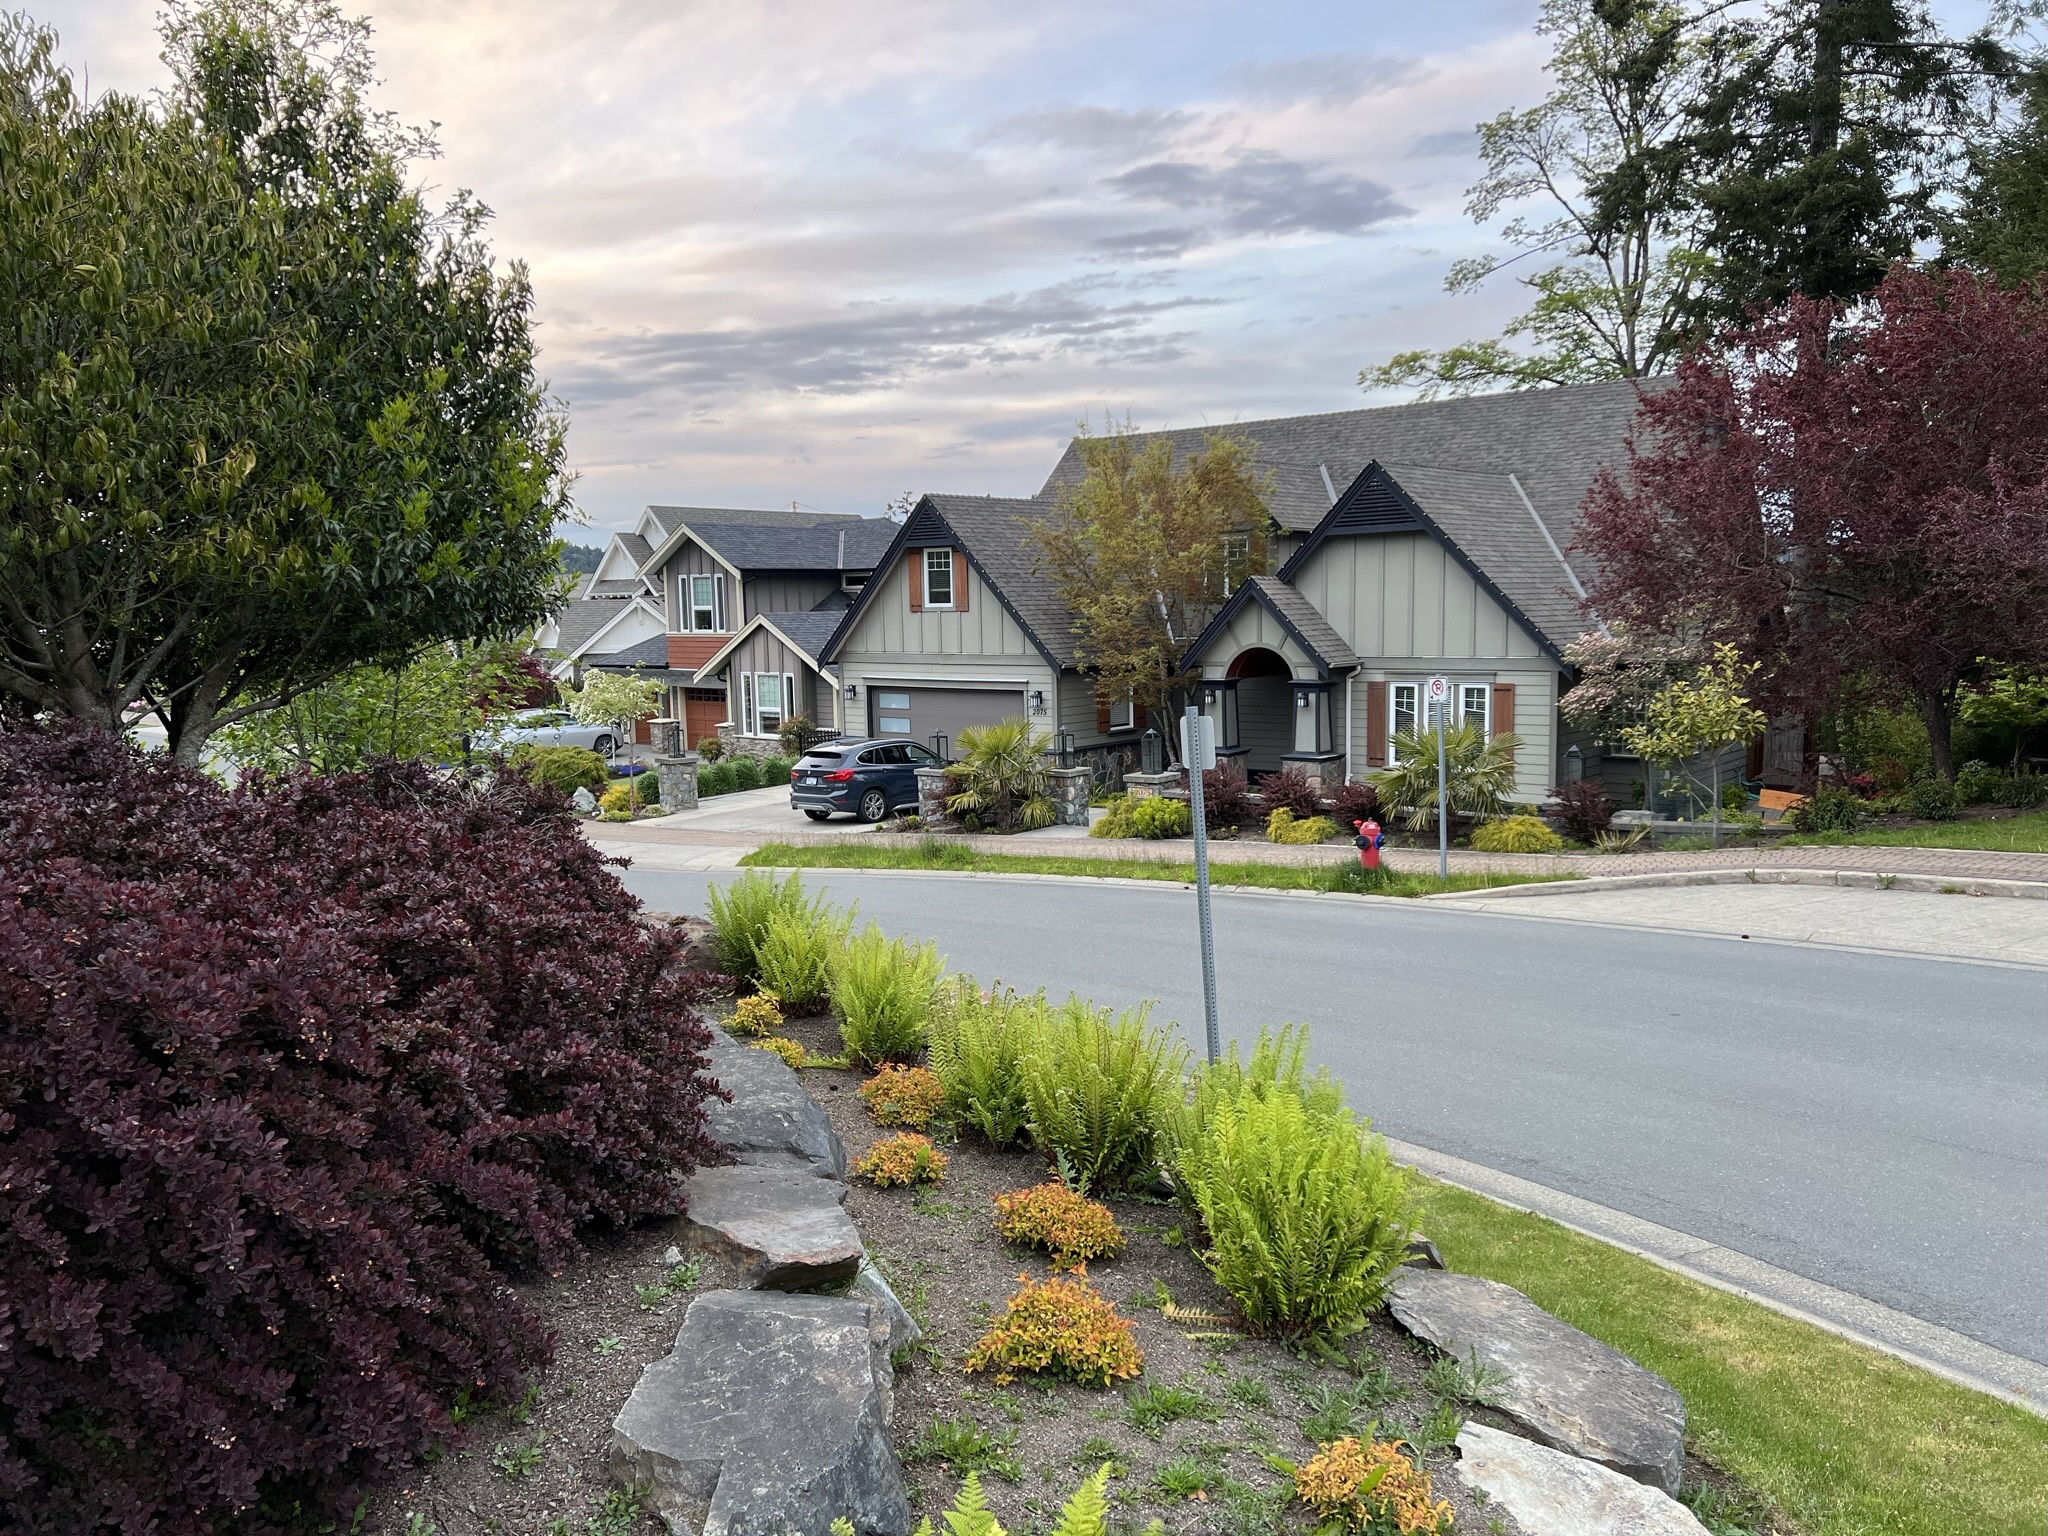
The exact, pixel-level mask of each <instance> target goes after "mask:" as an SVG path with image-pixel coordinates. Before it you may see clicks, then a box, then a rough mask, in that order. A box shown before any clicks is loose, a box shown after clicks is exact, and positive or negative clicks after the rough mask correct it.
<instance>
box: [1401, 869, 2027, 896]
mask: <svg viewBox="0 0 2048 1536" xmlns="http://www.w3.org/2000/svg"><path fill="white" fill-rule="evenodd" d="M1677 885H1834V886H1843V887H1846V888H1848V889H1851V890H1859V891H1923V892H1932V893H1937V894H1942V895H1949V896H2019V897H2027V898H2031V899H2034V900H2037V901H2048V881H2040V880H1988V879H1980V878H1978V877H1976V876H1974V875H1885V874H1877V873H1874V872H1867V871H1863V870H1852V869H1772V868H1764V869H1693V870H1671V871H1667V872H1663V873H1657V874H1648V875H1586V876H1584V877H1582V878H1580V879H1577V880H1552V881H1544V882H1539V883H1536V884H1528V885H1501V886H1491V887H1488V888H1487V889H1485V890H1478V891H1439V892H1438V893H1437V894H1435V895H1433V896H1415V897H1410V898H1408V899H1409V900H1412V901H1493V900H1497V899H1498V898H1500V897H1504V896H1517V897H1519V896H1568V895H1572V894H1574V893H1576V892H1581V891H1633V890H1645V889H1649V888H1652V887H1656V886H1677Z"/></svg>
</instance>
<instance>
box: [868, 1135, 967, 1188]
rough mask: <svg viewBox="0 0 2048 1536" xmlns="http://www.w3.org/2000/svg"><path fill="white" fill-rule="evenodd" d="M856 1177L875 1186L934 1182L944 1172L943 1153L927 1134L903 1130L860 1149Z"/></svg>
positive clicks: (944, 1161)
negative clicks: (863, 1150) (921, 1134)
mask: <svg viewBox="0 0 2048 1536" xmlns="http://www.w3.org/2000/svg"><path fill="white" fill-rule="evenodd" d="M853 1171H854V1174H855V1176H856V1177H859V1178H863V1179H866V1180H867V1181H868V1182H869V1183H871V1184H873V1185H874V1186H875V1188H877V1189H888V1188H890V1187H891V1186H893V1185H897V1184H936V1183H938V1182H939V1180H941V1179H943V1178H944V1177H945V1176H946V1154H945V1153H943V1152H941V1151H940V1150H939V1149H938V1148H937V1147H935V1146H933V1145H932V1142H931V1138H930V1137H929V1136H920V1135H918V1134H917V1132H915V1131H905V1132H904V1133H903V1134H902V1135H900V1136H891V1137H890V1138H889V1139H888V1140H886V1141H878V1142H876V1143H875V1144H874V1145H873V1146H871V1147H869V1148H868V1149H867V1151H865V1152H863V1153H861V1155H860V1159H859V1161H857V1162H856V1163H854V1165H853Z"/></svg>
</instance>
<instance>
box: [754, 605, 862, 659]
mask: <svg viewBox="0 0 2048 1536" xmlns="http://www.w3.org/2000/svg"><path fill="white" fill-rule="evenodd" d="M845 616H846V615H845V614H844V613H843V612H841V611H839V610H836V609H831V608H822V609H821V608H813V609H811V610H810V611H809V612H808V613H764V614H762V615H761V618H762V620H763V621H764V622H766V623H769V624H773V625H774V626H775V627H776V628H777V629H778V630H780V631H781V632H782V634H783V636H784V637H785V638H786V639H787V640H788V641H789V643H790V644H791V645H793V646H795V647H796V648H797V649H798V650H800V651H802V652H804V653H805V654H806V655H807V656H809V657H811V658H812V659H813V660H816V659H817V658H818V656H819V655H820V653H822V652H823V650H824V649H825V642H826V641H828V640H830V639H831V638H832V632H833V631H834V630H835V629H837V628H838V627H839V621H840V620H841V619H842V618H844V617H845Z"/></svg>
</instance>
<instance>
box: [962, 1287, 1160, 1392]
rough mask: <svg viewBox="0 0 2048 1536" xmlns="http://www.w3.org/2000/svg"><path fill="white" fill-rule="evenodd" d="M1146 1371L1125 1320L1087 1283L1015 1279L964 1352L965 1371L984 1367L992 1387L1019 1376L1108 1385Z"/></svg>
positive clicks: (1129, 1325) (1084, 1384)
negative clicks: (998, 1312) (996, 1313)
mask: <svg viewBox="0 0 2048 1536" xmlns="http://www.w3.org/2000/svg"><path fill="white" fill-rule="evenodd" d="M1144 1368H1145V1356H1144V1354H1143V1352H1142V1351H1141V1350H1140V1349H1139V1348H1138V1341H1137V1339H1136V1338H1134V1337H1133V1336H1132V1331H1131V1324H1130V1320H1129V1319H1128V1318H1126V1317H1124V1316H1123V1315H1122V1314H1121V1313H1119V1312H1118V1311H1117V1309H1116V1307H1115V1305H1114V1304H1113V1303H1111V1302H1110V1301H1109V1300H1107V1299H1106V1298H1105V1297H1104V1296H1103V1295H1102V1293H1101V1292H1099V1291H1097V1290H1096V1289H1095V1287H1094V1286H1092V1285H1090V1284H1089V1283H1088V1274H1087V1271H1086V1270H1085V1269H1082V1270H1079V1271H1077V1272H1076V1273H1075V1276H1074V1278H1073V1279H1071V1280H1062V1279H1059V1278H1058V1277H1054V1278H1052V1279H1047V1280H1033V1279H1032V1278H1031V1277H1030V1276H1029V1275H1019V1276H1018V1277H1017V1293H1016V1294H1015V1295H1014V1296H1012V1297H1011V1298H1010V1301H1009V1305H1008V1306H1006V1307H1005V1308H1004V1309H1003V1315H1002V1316H1001V1317H1000V1318H998V1319H997V1320H996V1323H995V1326H994V1327H992V1328H990V1329H989V1331H988V1332H987V1333H985V1334H983V1335H982V1336H981V1339H980V1341H979V1342H978V1343H976V1344H975V1346H974V1348H973V1349H972V1350H970V1351H969V1352H968V1355H967V1363H966V1366H965V1369H966V1370H968V1371H969V1372H974V1371H989V1372H991V1373H993V1377H994V1380H995V1382H996V1384H997V1385H998V1386H1002V1385H1004V1384H1006V1383H1008V1382H1011V1381H1013V1380H1015V1379H1016V1378H1017V1377H1018V1376H1020V1375H1046V1376H1061V1377H1065V1378H1067V1379H1069V1380H1071V1381H1076V1382H1079V1383H1080V1384H1081V1385H1082V1386H1084V1387H1107V1386H1109V1385H1111V1384H1112V1383H1114V1382H1118V1381H1124V1380H1128V1379H1129V1378H1130V1377H1133V1376H1136V1375H1137V1374H1138V1373H1139V1372H1140V1371H1142V1370H1144Z"/></svg>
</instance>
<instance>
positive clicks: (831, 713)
mask: <svg viewBox="0 0 2048 1536" xmlns="http://www.w3.org/2000/svg"><path fill="white" fill-rule="evenodd" d="M743 672H772V673H776V674H779V675H783V676H789V677H793V678H794V679H795V680H796V692H795V694H794V698H793V702H794V705H795V708H796V710H797V711H798V712H801V713H805V714H808V715H810V717H811V723H812V724H813V725H816V726H818V727H820V728H821V729H823V730H834V729H837V724H836V722H837V719H838V716H837V714H836V713H835V705H836V700H837V688H836V687H835V685H834V684H833V682H832V680H831V678H830V677H829V676H822V677H821V676H820V674H819V673H818V671H817V669H816V668H815V667H813V666H812V665H811V664H810V663H809V662H808V661H806V660H805V659H804V658H803V657H802V656H801V655H800V654H798V653H797V652H796V651H793V650H791V649H790V648H789V647H788V646H787V645H785V644H783V642H782V641H781V640H780V639H778V638H777V637H776V635H775V633H774V632H773V631H772V630H767V629H757V630H755V631H754V632H753V633H752V634H751V635H749V636H747V638H746V639H744V640H742V641H741V642H740V643H739V646H738V648H737V649H736V650H734V651H733V653H732V659H731V661H730V662H729V663H728V664H727V667H726V673H725V677H726V697H727V699H728V700H729V701H730V702H731V712H732V719H733V721H734V723H735V725H737V724H738V723H739V718H740V702H739V701H740V699H741V697H742V693H741V688H740V674H741V673H743Z"/></svg>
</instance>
